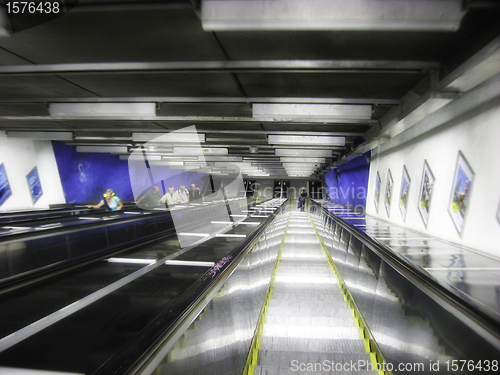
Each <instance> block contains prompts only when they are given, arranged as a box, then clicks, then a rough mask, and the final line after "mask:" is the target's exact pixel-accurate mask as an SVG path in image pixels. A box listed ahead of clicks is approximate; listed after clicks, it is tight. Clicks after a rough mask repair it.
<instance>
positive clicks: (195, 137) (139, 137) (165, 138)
mask: <svg viewBox="0 0 500 375" xmlns="http://www.w3.org/2000/svg"><path fill="white" fill-rule="evenodd" d="M158 137H162V139H161V141H159V143H166V144H168V143H169V142H172V143H183V142H184V143H191V142H196V141H198V142H201V143H204V142H205V134H199V133H198V134H197V133H192V132H190V133H181V132H179V133H178V132H177V131H174V132H171V133H132V140H133V141H134V142H153V143H154V141H155V138H158Z"/></svg>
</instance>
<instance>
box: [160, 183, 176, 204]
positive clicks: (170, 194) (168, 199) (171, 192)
mask: <svg viewBox="0 0 500 375" xmlns="http://www.w3.org/2000/svg"><path fill="white" fill-rule="evenodd" d="M160 202H161V203H167V204H168V205H169V206H173V205H174V204H177V203H181V197H180V196H179V194H178V193H177V192H176V191H175V189H174V187H173V186H170V187H169V188H168V191H167V194H165V195H164V196H163V197H161V199H160Z"/></svg>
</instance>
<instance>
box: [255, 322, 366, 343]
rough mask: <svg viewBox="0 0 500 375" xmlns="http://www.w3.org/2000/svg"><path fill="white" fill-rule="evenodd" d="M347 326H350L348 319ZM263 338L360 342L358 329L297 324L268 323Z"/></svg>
mask: <svg viewBox="0 0 500 375" xmlns="http://www.w3.org/2000/svg"><path fill="white" fill-rule="evenodd" d="M345 324H349V322H348V320H347V319H346V321H345ZM262 337H288V338H304V339H329V340H358V339H359V338H360V337H359V330H358V328H356V327H353V326H352V319H351V327H347V326H346V327H327V326H310V325H300V324H296V325H294V326H286V325H284V324H270V323H269V322H266V324H265V325H264V332H263V334H262Z"/></svg>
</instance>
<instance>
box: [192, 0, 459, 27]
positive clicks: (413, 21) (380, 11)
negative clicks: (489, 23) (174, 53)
mask: <svg viewBox="0 0 500 375" xmlns="http://www.w3.org/2000/svg"><path fill="white" fill-rule="evenodd" d="M395 7H396V8H395ZM396 10H397V11H396ZM465 13H466V9H464V8H463V7H462V1H461V0H448V1H435V0H420V1H414V0H398V1H397V4H396V5H395V2H394V0H307V1H289V0H225V1H220V0H203V1H202V2H201V23H202V27H203V30H205V31H223V30H226V31H235V30H273V31H274V30H293V31H295V30H384V31H397V30H404V31H448V32H449V31H457V30H458V28H459V27H460V22H461V20H462V17H463V16H464V15H465Z"/></svg>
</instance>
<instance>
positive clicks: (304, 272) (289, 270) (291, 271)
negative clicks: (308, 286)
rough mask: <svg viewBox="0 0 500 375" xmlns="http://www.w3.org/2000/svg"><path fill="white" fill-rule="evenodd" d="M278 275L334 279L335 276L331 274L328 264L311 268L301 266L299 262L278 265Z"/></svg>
mask: <svg viewBox="0 0 500 375" xmlns="http://www.w3.org/2000/svg"><path fill="white" fill-rule="evenodd" d="M325 263H326V262H325ZM280 266H281V265H280ZM278 275H279V276H290V275H295V276H296V277H297V278H300V277H303V276H307V277H308V278H314V277H321V278H332V279H334V280H336V279H335V277H334V276H333V273H332V270H331V269H330V267H328V265H326V266H325V267H311V268H310V267H302V266H301V265H299V264H297V265H295V266H292V265H288V266H286V267H283V268H281V267H280V269H279V270H278Z"/></svg>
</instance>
